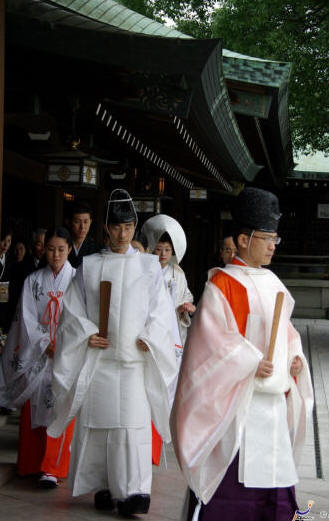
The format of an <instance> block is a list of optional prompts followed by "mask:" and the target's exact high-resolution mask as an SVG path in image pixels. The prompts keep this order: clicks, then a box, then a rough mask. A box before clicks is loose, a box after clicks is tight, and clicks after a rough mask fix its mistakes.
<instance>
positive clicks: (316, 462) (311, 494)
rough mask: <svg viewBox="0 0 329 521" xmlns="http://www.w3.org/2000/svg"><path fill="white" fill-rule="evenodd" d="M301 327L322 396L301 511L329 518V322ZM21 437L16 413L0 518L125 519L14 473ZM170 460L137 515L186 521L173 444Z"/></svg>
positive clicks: (7, 442)
mask: <svg viewBox="0 0 329 521" xmlns="http://www.w3.org/2000/svg"><path fill="white" fill-rule="evenodd" d="M295 325H296V327H297V328H298V330H299V331H300V332H301V335H302V338H303V346H304V352H305V354H306V356H307V357H308V359H309V362H310V367H311V372H312V374H313V378H314V389H315V396H316V408H315V412H314V415H313V422H312V424H311V425H310V429H309V432H308V435H307V442H306V447H305V450H304V453H303V458H302V462H301V465H300V467H299V475H300V482H299V483H298V485H297V486H296V492H297V498H298V503H299V507H300V509H304V508H305V509H306V506H307V503H308V501H309V500H313V501H314V505H313V507H312V510H311V512H310V513H309V514H308V516H304V518H303V519H305V520H306V519H314V520H315V521H317V520H321V519H328V520H329V436H328V435H329V321H328V320H306V319H296V320H295ZM0 422H1V418H0ZM17 436H18V416H17V415H14V416H11V417H10V418H9V421H8V422H7V424H5V425H2V426H1V423H0V521H14V520H15V521H17V520H18V519H19V521H25V520H26V521H30V519H31V518H33V519H34V520H36V521H53V519H56V521H84V520H87V519H88V520H89V521H93V520H97V521H101V520H102V519H104V520H105V519H106V520H107V521H110V520H118V519H119V517H118V516H116V515H114V514H104V513H102V512H98V511H96V510H95V509H94V507H93V495H92V494H88V495H85V496H81V497H78V498H74V499H73V498H72V497H71V494H70V491H69V490H68V489H67V488H66V486H65V483H61V485H60V486H59V487H58V489H55V490H47V491H45V490H39V489H38V488H37V485H36V480H35V479H33V478H24V479H22V478H17V477H16V476H15V473H14V467H15V465H14V464H15V460H16V446H17ZM167 461H168V468H167V469H165V468H164V467H162V468H155V469H154V479H153V488H152V501H151V508H150V512H149V514H148V515H147V516H134V517H132V518H131V519H136V520H137V519H140V520H142V519H145V520H147V521H180V512H181V508H182V503H183V499H184V495H185V490H186V486H185V483H184V479H183V478H182V475H181V473H180V471H179V469H178V466H177V463H176V460H175V456H174V453H173V450H172V448H171V447H169V448H168V449H167ZM120 519H122V518H120ZM218 521H220V519H218ZM287 521H290V520H287Z"/></svg>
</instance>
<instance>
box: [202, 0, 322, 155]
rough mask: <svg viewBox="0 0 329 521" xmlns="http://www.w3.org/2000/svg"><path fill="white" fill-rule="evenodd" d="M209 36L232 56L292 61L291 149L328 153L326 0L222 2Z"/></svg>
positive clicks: (290, 98) (246, 0)
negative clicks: (242, 55) (243, 55)
mask: <svg viewBox="0 0 329 521" xmlns="http://www.w3.org/2000/svg"><path fill="white" fill-rule="evenodd" d="M212 36H214V37H220V38H221V39H222V42H223V46H224V47H226V48H228V49H231V50H233V51H236V52H241V53H244V54H249V55H251V56H257V57H259V58H266V59H272V60H278V61H288V62H291V63H292V74H291V79H290V96H289V100H290V119H291V128H292V135H293V139H294V146H295V147H296V148H298V149H301V150H304V151H312V150H321V151H323V152H329V102H328V100H329V44H328V42H329V3H328V0H323V1H317V0H290V1H287V0H253V1H250V0H224V1H223V2H221V7H220V8H219V9H217V10H216V11H215V12H214V14H213V21H212Z"/></svg>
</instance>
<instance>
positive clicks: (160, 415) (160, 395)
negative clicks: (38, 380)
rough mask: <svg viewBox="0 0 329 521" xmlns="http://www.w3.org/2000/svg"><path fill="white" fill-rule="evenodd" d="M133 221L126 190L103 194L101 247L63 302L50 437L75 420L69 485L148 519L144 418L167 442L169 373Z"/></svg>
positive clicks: (157, 276) (170, 363)
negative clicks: (103, 330)
mask: <svg viewBox="0 0 329 521" xmlns="http://www.w3.org/2000/svg"><path fill="white" fill-rule="evenodd" d="M136 223H137V215H136V212H135V209H134V206H133V203H132V200H131V198H130V196H129V194H128V193H127V192H126V191H125V190H121V189H118V190H115V191H114V192H112V195H111V198H110V201H109V204H108V212H107V219H106V230H107V232H108V235H109V247H108V249H107V250H106V251H103V252H101V253H99V254H94V255H90V256H87V257H85V258H84V259H83V263H82V266H81V267H80V268H79V269H78V271H77V277H76V280H75V281H74V282H73V284H72V286H71V288H70V290H69V291H68V293H67V295H66V296H65V299H64V309H63V314H62V319H61V324H60V328H59V334H58V343H57V350H56V355H55V363H54V382H53V390H54V393H55V397H56V404H55V417H54V421H53V423H52V424H51V425H50V427H49V429H48V432H49V433H50V435H51V436H55V437H56V436H59V435H60V434H61V432H62V431H63V429H64V428H65V425H67V423H68V422H69V421H70V419H71V418H72V417H73V416H75V415H76V429H75V436H74V441H73V447H72V458H71V469H70V483H71V486H72V489H73V495H74V496H77V495H80V494H85V493H87V492H91V491H97V493H96V494H95V506H96V508H98V509H106V510H111V509H113V508H114V507H115V506H117V508H118V512H119V514H121V515H123V516H130V515H133V514H140V513H141V514H143V513H147V511H148V508H149V504H150V492H151V482H152V460H151V456H152V447H151V420H152V421H153V423H154V425H155V426H156V428H157V430H158V431H159V432H160V434H161V436H162V437H163V438H164V439H165V440H166V441H169V440H170V431H169V396H168V387H169V386H170V384H171V382H172V381H173V379H174V378H175V377H176V373H177V368H176V359H175V352H174V348H173V339H172V336H171V327H170V325H171V314H170V313H171V312H170V306H169V302H168V298H167V294H166V290H165V286H164V282H163V278H162V274H161V268H160V265H159V262H158V258H157V257H156V256H154V255H149V254H141V253H139V252H137V251H136V250H134V249H133V248H132V247H131V245H130V242H131V240H132V238H133V234H134V231H135V227H136ZM100 281H110V282H111V283H112V292H111V302H110V312H109V322H108V335H107V338H102V337H101V336H99V284H100Z"/></svg>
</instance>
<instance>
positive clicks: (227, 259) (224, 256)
mask: <svg viewBox="0 0 329 521" xmlns="http://www.w3.org/2000/svg"><path fill="white" fill-rule="evenodd" d="M219 251H220V258H221V262H222V263H223V265H224V266H226V264H231V262H232V260H233V259H234V257H235V254H236V252H237V249H236V246H235V244H234V240H233V237H232V235H229V236H227V237H224V239H223V240H222V241H221V243H220V250H219Z"/></svg>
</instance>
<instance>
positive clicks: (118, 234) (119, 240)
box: [108, 221, 135, 253]
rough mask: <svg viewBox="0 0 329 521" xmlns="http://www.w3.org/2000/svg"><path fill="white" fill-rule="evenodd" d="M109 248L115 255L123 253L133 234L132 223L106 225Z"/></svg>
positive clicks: (133, 224) (133, 227)
mask: <svg viewBox="0 0 329 521" xmlns="http://www.w3.org/2000/svg"><path fill="white" fill-rule="evenodd" d="M108 231H109V235H110V248H111V250H112V251H114V252H117V253H125V252H126V251H127V249H128V247H129V244H130V243H131V241H132V238H133V236H134V233H135V223H134V221H132V222H129V223H119V224H113V223H110V224H109V225H108Z"/></svg>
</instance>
